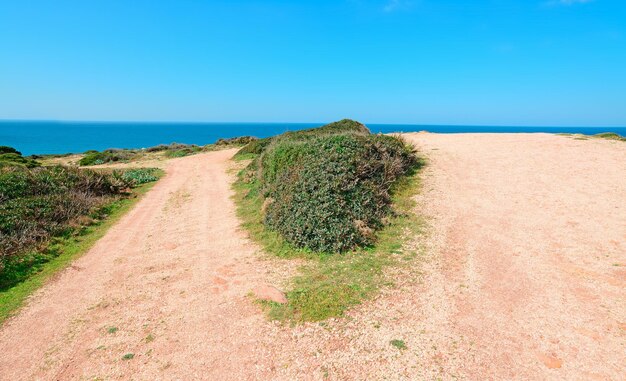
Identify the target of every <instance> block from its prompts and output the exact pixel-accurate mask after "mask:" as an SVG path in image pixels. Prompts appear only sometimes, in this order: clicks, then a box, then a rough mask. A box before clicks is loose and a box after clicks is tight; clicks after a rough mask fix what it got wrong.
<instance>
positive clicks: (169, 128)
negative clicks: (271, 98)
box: [0, 121, 626, 155]
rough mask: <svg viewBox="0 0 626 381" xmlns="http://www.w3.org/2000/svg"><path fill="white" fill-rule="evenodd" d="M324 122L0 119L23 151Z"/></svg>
mask: <svg viewBox="0 0 626 381" xmlns="http://www.w3.org/2000/svg"><path fill="white" fill-rule="evenodd" d="M322 124H324V123H147V122H146V123H139V122H115V123H108V122H107V123H103V122H58V121H0V145H8V146H12V147H15V148H17V149H18V150H19V151H21V152H22V153H23V154H24V155H32V154H49V153H70V152H71V153H78V152H84V151H87V150H90V149H95V150H103V149H107V148H146V147H151V146H155V145H158V144H167V143H172V142H176V143H187V144H198V145H204V144H209V143H213V142H215V141H216V140H217V139H219V138H230V137H235V136H242V135H252V136H256V137H259V138H262V137H267V136H272V135H276V134H281V133H283V132H285V131H293V130H300V129H305V128H311V127H317V126H320V125H322ZM367 126H368V127H369V128H370V130H371V131H372V132H383V133H388V132H412V131H424V130H425V131H430V132H438V133H460V132H549V133H579V134H587V135H593V134H597V133H600V132H616V133H618V134H620V135H623V136H626V127H617V128H616V127H610V128H597V127H520V126H515V127H511V126H445V125H414V124H368V125H367Z"/></svg>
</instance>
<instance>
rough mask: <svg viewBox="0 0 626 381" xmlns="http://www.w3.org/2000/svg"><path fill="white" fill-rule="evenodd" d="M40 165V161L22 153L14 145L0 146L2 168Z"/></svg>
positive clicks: (0, 165) (0, 166) (0, 164)
mask: <svg viewBox="0 0 626 381" xmlns="http://www.w3.org/2000/svg"><path fill="white" fill-rule="evenodd" d="M7 166H10V167H14V166H19V167H27V168H34V167H38V166H39V163H38V162H37V161H36V160H34V159H31V158H28V157H24V156H22V153H21V152H19V151H18V150H16V149H15V148H13V147H7V146H0V168H2V167H7Z"/></svg>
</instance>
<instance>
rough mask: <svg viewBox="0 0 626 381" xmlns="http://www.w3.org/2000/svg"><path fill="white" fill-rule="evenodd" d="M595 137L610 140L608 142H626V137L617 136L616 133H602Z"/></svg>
mask: <svg viewBox="0 0 626 381" xmlns="http://www.w3.org/2000/svg"><path fill="white" fill-rule="evenodd" d="M594 136H595V137H598V138H602V139H608V140H621V141H626V137H624V136H621V135H619V134H616V133H615V132H602V133H599V134H595V135H594Z"/></svg>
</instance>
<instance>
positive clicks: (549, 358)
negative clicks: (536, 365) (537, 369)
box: [537, 354, 563, 369]
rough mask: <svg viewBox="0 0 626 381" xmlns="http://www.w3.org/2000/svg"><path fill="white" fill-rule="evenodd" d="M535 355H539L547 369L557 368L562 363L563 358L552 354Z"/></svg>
mask: <svg viewBox="0 0 626 381" xmlns="http://www.w3.org/2000/svg"><path fill="white" fill-rule="evenodd" d="M537 357H539V360H541V362H543V364H544V365H545V366H546V367H548V368H549V369H558V368H560V367H561V365H563V360H561V359H560V358H558V357H556V356H554V355H544V354H540V355H538V356H537Z"/></svg>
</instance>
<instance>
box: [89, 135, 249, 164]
mask: <svg viewBox="0 0 626 381" xmlns="http://www.w3.org/2000/svg"><path fill="white" fill-rule="evenodd" d="M254 140H256V138H254V137H251V136H241V137H236V138H228V139H219V140H218V141H217V142H215V144H207V145H205V146H199V145H195V144H181V143H170V144H160V145H157V146H154V147H148V148H145V149H118V148H110V149H106V150H104V151H93V150H92V151H87V152H85V153H84V155H83V157H82V158H81V159H80V160H79V161H78V164H79V165H81V166H91V165H100V164H109V163H116V162H123V163H128V162H132V161H137V160H140V159H142V158H144V157H146V155H148V154H152V155H162V156H163V157H166V158H177V157H184V156H189V155H194V154H197V153H201V152H208V151H213V150H216V149H224V148H230V147H241V146H244V145H246V144H248V143H250V142H252V141H254Z"/></svg>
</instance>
